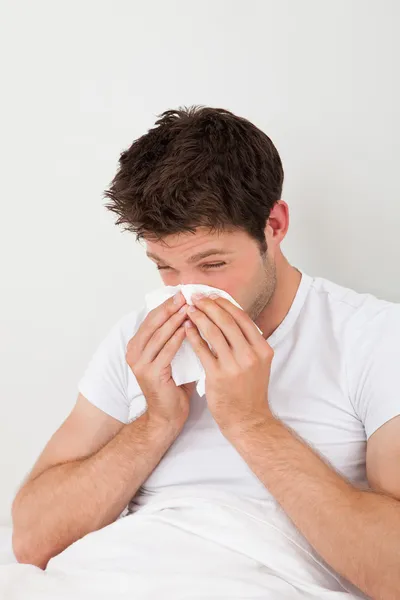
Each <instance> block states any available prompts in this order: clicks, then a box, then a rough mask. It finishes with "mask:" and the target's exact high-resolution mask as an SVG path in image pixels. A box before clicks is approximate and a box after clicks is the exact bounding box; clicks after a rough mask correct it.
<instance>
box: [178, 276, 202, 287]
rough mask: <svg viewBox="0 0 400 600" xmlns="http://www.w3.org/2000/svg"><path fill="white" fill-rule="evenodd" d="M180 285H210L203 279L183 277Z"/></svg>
mask: <svg viewBox="0 0 400 600" xmlns="http://www.w3.org/2000/svg"><path fill="white" fill-rule="evenodd" d="M179 283H180V285H189V284H202V285H209V284H208V283H207V281H205V280H203V278H202V277H181V278H180V281H179Z"/></svg>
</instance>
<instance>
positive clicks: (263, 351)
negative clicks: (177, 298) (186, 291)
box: [186, 295, 274, 435]
mask: <svg viewBox="0 0 400 600" xmlns="http://www.w3.org/2000/svg"><path fill="white" fill-rule="evenodd" d="M192 299H193V302H194V304H195V309H194V310H193V308H192V307H189V309H188V313H187V316H188V317H190V319H191V321H193V323H194V325H195V327H194V326H191V327H190V326H186V336H187V339H188V341H189V342H190V344H191V346H192V348H193V350H194V351H195V352H196V354H197V356H198V357H199V359H200V361H201V363H202V365H203V367H204V370H205V372H206V397H207V402H208V405H209V408H210V411H211V413H212V415H213V417H214V419H215V421H216V422H217V424H218V426H219V427H220V429H221V431H222V432H223V433H224V435H229V434H230V433H232V432H234V431H235V432H237V431H241V430H242V429H247V428H249V427H252V426H253V425H256V424H258V423H260V422H264V421H270V420H274V417H273V415H272V413H271V411H270V408H269V405H268V384H269V377H270V370H271V363H272V359H273V354H274V353H273V350H272V348H271V346H270V345H269V344H268V342H267V341H266V340H265V339H264V337H263V336H262V335H261V334H260V332H259V331H258V329H257V327H256V325H255V324H254V322H253V321H252V320H251V319H250V317H249V316H248V315H247V314H246V313H245V312H244V311H243V310H241V309H240V308H238V307H237V306H235V305H234V304H232V302H229V300H226V299H225V298H221V297H219V296H216V297H215V296H214V295H211V296H209V297H203V298H198V299H197V297H196V295H193V296H192ZM199 331H200V332H201V334H202V335H203V336H204V337H205V338H206V339H207V340H208V342H209V343H210V344H211V346H212V350H213V351H211V350H210V348H209V347H208V345H207V343H206V342H205V341H204V340H203V339H202V337H201V336H200V334H199Z"/></svg>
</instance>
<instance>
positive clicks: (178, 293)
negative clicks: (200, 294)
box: [174, 292, 181, 304]
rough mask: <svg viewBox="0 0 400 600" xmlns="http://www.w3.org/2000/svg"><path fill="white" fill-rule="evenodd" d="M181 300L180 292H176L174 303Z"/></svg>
mask: <svg viewBox="0 0 400 600" xmlns="http://www.w3.org/2000/svg"><path fill="white" fill-rule="evenodd" d="M180 300H181V296H180V292H176V294H175V296H174V304H179V302H180Z"/></svg>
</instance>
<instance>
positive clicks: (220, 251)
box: [146, 248, 233, 264]
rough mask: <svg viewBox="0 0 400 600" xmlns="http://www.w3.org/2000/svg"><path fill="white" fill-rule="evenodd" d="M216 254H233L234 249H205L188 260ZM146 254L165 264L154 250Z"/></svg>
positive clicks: (196, 259)
mask: <svg viewBox="0 0 400 600" xmlns="http://www.w3.org/2000/svg"><path fill="white" fill-rule="evenodd" d="M215 254H233V250H223V249H222V248H210V249H209V250H203V252H198V253H197V254H193V256H191V257H190V258H188V260H187V262H188V263H194V262H197V261H198V260H201V259H202V258H207V256H212V255H215ZM146 256H148V257H149V258H154V259H155V260H158V261H159V262H162V263H164V264H165V260H163V259H162V258H161V257H160V256H157V254H154V253H153V252H146Z"/></svg>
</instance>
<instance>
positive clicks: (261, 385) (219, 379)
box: [147, 202, 400, 600]
mask: <svg viewBox="0 0 400 600" xmlns="http://www.w3.org/2000/svg"><path fill="white" fill-rule="evenodd" d="M287 228H288V209H287V205H286V204H285V203H284V202H279V203H278V205H277V206H275V208H274V210H273V211H272V213H271V218H270V219H269V221H268V223H267V227H266V229H265V235H266V240H267V244H268V253H267V256H266V257H264V258H262V257H261V256H260V255H259V252H258V247H257V244H256V243H255V242H254V241H253V240H252V239H250V238H248V236H246V234H245V233H243V232H230V233H223V234H219V235H215V234H214V235H211V236H210V234H207V233H206V232H203V231H198V232H196V234H195V235H193V234H188V235H180V236H174V237H170V239H169V240H168V245H165V244H164V243H154V242H153V243H151V242H148V246H147V250H148V252H150V253H151V254H152V255H155V254H156V255H157V256H158V257H159V259H162V260H158V265H159V266H165V265H167V266H168V267H169V268H167V269H164V270H161V274H162V278H163V281H164V283H165V284H166V285H177V284H179V283H204V284H208V285H211V286H214V287H217V288H222V289H225V290H226V291H228V292H229V293H230V294H231V295H232V297H234V298H235V300H237V302H239V304H241V306H242V307H243V308H244V312H243V311H241V310H240V309H238V308H237V307H235V306H234V305H232V303H230V302H229V301H227V300H226V299H224V298H214V299H213V298H201V297H200V298H198V299H197V300H195V301H194V304H195V308H194V310H193V309H191V308H190V307H187V317H188V321H189V322H188V323H186V324H185V328H186V337H187V339H188V341H189V342H190V343H191V345H192V347H193V349H194V351H195V352H196V353H197V355H198V357H199V359H200V360H201V362H202V364H203V367H204V369H205V371H206V375H207V377H206V397H207V402H208V406H209V409H210V411H211V413H212V414H213V416H214V418H215V420H216V422H217V424H218V426H219V427H220V429H221V431H222V433H223V434H224V435H225V437H226V438H227V439H228V440H229V442H230V443H231V444H232V445H233V446H234V447H235V448H236V449H237V450H238V452H239V453H240V454H241V455H242V457H243V459H244V460H245V461H246V462H247V464H248V465H249V467H250V468H251V469H252V471H253V472H254V473H255V474H256V475H257V477H258V478H259V479H260V480H261V481H262V482H263V483H264V485H265V486H266V488H268V490H269V491H270V492H271V493H272V495H273V496H274V497H275V498H276V500H277V501H278V503H279V504H280V505H281V506H282V507H283V509H284V510H285V511H286V513H287V514H288V516H289V517H290V518H291V519H292V521H293V522H294V524H295V525H296V527H297V528H298V529H299V530H300V531H301V532H302V533H303V535H304V536H305V537H306V538H307V539H308V541H309V542H310V543H311V544H312V545H313V546H314V548H315V549H316V550H317V552H318V553H319V554H320V555H321V556H322V557H323V558H324V559H325V560H326V561H327V563H328V564H330V565H331V566H332V567H333V568H334V569H335V570H336V571H337V572H338V573H340V574H341V575H343V576H344V577H345V578H347V579H348V580H349V581H351V582H352V583H353V584H354V585H356V586H357V587H359V588H360V589H361V590H362V591H363V592H364V593H365V594H367V595H368V596H370V597H371V598H373V599H374V600H375V599H376V600H395V599H396V598H398V594H399V590H400V503H399V499H400V469H399V464H400V444H399V441H398V440H399V439H400V418H399V417H397V418H394V419H392V420H391V421H389V422H388V423H386V424H385V425H383V426H382V427H381V428H380V429H378V431H376V432H375V433H374V434H373V435H372V436H371V438H370V440H369V442H368V449H367V473H368V478H369V482H370V485H371V487H372V488H373V489H374V490H375V491H368V492H366V491H361V490H359V489H356V488H355V487H353V486H352V485H351V484H350V483H349V482H348V481H345V480H344V479H343V478H342V477H341V476H340V475H339V474H338V473H336V471H334V470H333V469H332V467H331V466H330V465H328V464H326V463H325V462H324V461H323V460H322V459H321V458H320V457H319V456H318V455H317V454H316V453H315V452H314V451H313V450H312V448H310V447H309V446H308V445H307V444H306V443H305V442H303V441H302V440H301V439H300V438H299V437H298V436H297V435H296V434H295V433H294V432H293V431H292V430H290V429H289V428H287V427H286V426H285V425H284V424H283V423H282V422H280V421H279V419H277V418H276V417H275V416H274V415H273V414H272V412H271V410H270V408H269V404H268V385H269V375H270V369H271V364H272V360H273V355H274V353H273V350H272V348H271V347H270V346H269V344H268V343H267V341H266V339H267V338H268V336H269V335H270V334H271V333H272V332H273V331H274V330H275V329H276V327H277V326H278V325H279V323H280V322H281V321H282V319H283V318H284V316H285V314H286V313H287V311H288V310H289V308H290V305H291V303H292V301H293V298H294V296H295V293H296V290H297V288H298V285H299V281H300V276H299V273H298V272H297V270H296V269H294V268H293V267H292V266H290V265H289V263H288V262H287V260H286V259H285V258H284V256H283V254H282V252H281V250H280V243H281V241H282V240H283V238H284V236H285V234H286V231H287ZM217 245H219V246H222V247H223V248H224V249H228V250H229V251H230V252H232V253H231V254H229V255H228V256H222V255H215V256H212V257H208V258H205V259H202V260H201V261H199V262H198V263H191V262H190V260H189V259H190V257H191V256H192V255H194V254H196V253H198V252H201V251H203V250H207V249H208V248H211V247H215V246H217ZM257 253H258V254H257ZM222 261H226V262H227V265H226V266H223V267H221V269H218V268H215V269H210V270H209V271H207V270H205V266H204V265H206V264H215V263H218V262H222ZM263 303H264V308H261V307H262V305H263ZM260 309H261V310H260ZM250 317H251V319H253V320H254V321H255V323H256V324H257V325H258V326H259V327H260V329H261V330H262V332H263V335H261V334H260V333H259V332H258V331H257V329H256V328H255V327H254V324H253V322H252V320H251V319H250ZM199 332H201V333H202V334H203V335H204V336H205V337H206V338H207V339H208V341H209V342H210V343H211V345H212V347H213V352H211V351H210V349H209V347H208V345H207V344H206V343H205V342H204V340H203V339H202V338H201V336H200V334H199ZM232 382H234V383H232Z"/></svg>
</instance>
